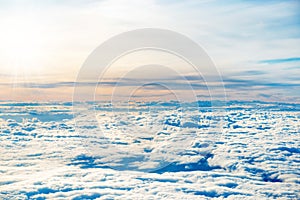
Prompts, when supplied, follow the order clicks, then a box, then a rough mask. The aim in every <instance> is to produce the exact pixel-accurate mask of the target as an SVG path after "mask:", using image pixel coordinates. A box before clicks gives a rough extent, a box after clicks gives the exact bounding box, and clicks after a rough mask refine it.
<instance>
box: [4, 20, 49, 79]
mask: <svg viewBox="0 0 300 200" xmlns="http://www.w3.org/2000/svg"><path fill="white" fill-rule="evenodd" d="M2 30H3V31H2V33H1V35H2V37H1V40H2V41H1V45H2V47H1V49H2V51H3V52H2V56H3V57H4V60H5V61H6V67H7V68H8V69H9V70H13V71H11V72H13V73H30V72H31V71H32V70H37V69H36V68H38V67H40V66H39V65H38V63H39V60H40V59H41V55H42V53H44V52H42V47H43V44H42V41H44V40H45V38H44V37H43V34H42V31H41V28H40V26H39V23H37V19H36V18H28V17H22V16H18V17H15V18H13V19H6V20H5V21H4V23H3V26H2Z"/></svg>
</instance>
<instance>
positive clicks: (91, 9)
mask: <svg viewBox="0 0 300 200" xmlns="http://www.w3.org/2000/svg"><path fill="white" fill-rule="evenodd" d="M299 10H300V3H299V1H237V0H229V1H213V0H203V1H201V0H187V1H177V0H174V1H171V0H157V1H154V0H145V1H140V0H132V1H125V0H99V1H97V0H86V1H83V0H74V1H71V0H62V1H55V0H53V1H50V0H45V1H37V0H27V1H16V0H12V1H9V0H7V1H4V0H0V26H1V31H0V44H1V46H0V100H3V101H6V100H15V101H49V100H50V101H71V100H72V98H73V90H74V83H76V82H77V76H78V73H79V71H80V69H81V67H82V65H83V64H84V63H85V61H86V60H87V58H88V56H89V55H90V54H91V53H92V52H93V50H94V49H95V48H97V47H98V46H99V45H101V44H102V43H103V42H105V41H107V40H108V39H110V38H111V37H113V36H116V35H118V34H121V33H123V32H126V31H131V30H135V29H140V28H159V29H168V30H172V31H175V32H178V33H180V34H183V35H185V36H187V37H188V38H190V39H191V40H193V41H195V42H196V43H198V44H199V45H200V46H201V47H202V48H203V49H204V50H205V52H206V53H207V54H208V55H209V57H210V58H211V59H212V61H213V62H214V64H215V66H216V68H217V70H218V72H219V74H220V75H221V77H222V80H223V81H222V83H219V84H221V85H223V86H224V88H225V93H226V98H227V99H229V100H230V99H232V100H262V101H284V102H300V78H299V77H300V48H299V46H300V11H299ZM154 61H155V62H154ZM150 64H153V66H150ZM138 65H139V66H142V67H140V68H139V69H137V70H133V68H132V66H138ZM144 65H145V66H150V67H148V68H147V67H145V66H144ZM158 65H159V66H167V67H165V68H163V67H162V68H159V67H158ZM167 69H168V70H167ZM170 69H172V70H173V71H172V70H171V71H172V72H171V71H170ZM189 69H190V66H188V64H187V63H185V62H183V61H182V60H180V59H179V58H178V57H176V56H174V55H168V54H166V53H158V52H151V51H141V52H136V53H132V54H131V55H126V56H123V57H121V58H120V59H119V60H117V61H116V62H114V63H113V64H112V66H111V67H110V68H109V70H108V71H107V73H106V74H105V75H104V76H103V77H101V78H102V80H105V84H102V85H99V86H98V87H97V88H96V90H95V91H96V92H95V96H96V99H97V97H99V98H98V99H99V100H102V99H103V98H106V99H105V100H107V99H112V98H114V99H119V97H122V96H126V97H127V98H128V95H129V98H130V99H135V100H136V99H139V100H140V99H142V100H170V99H172V98H173V97H176V96H178V94H180V95H182V96H186V97H188V98H187V99H192V98H190V96H191V97H192V96H193V95H194V96H195V95H196V96H197V97H198V98H199V99H207V98H209V97H210V96H209V91H207V88H205V84H210V83H205V82H203V80H201V79H199V77H198V76H197V75H195V74H194V73H193V71H191V70H189ZM178 70H179V73H180V75H182V76H183V77H185V79H184V80H182V79H180V78H178V76H177V74H178V73H177V74H176V73H173V72H174V71H177V72H178ZM156 71H159V72H160V73H156ZM121 72H122V73H121ZM143 74H147V75H146V76H145V75H143ZM148 75H149V76H148ZM120 77H123V78H122V80H121V79H120ZM149 77H150V78H151V81H153V80H154V81H158V82H159V83H162V84H161V85H158V87H156V86H155V85H154V84H148V85H147V86H143V85H140V82H138V81H137V80H145V79H147V78H149ZM120 80H121V81H120ZM125 80H126V81H125ZM92 81H96V80H92ZM116 83H118V84H116ZM149 83H150V80H149ZM187 83H188V85H189V86H191V85H192V87H191V88H189V89H188V86H187ZM163 84H169V85H172V87H173V88H175V89H173V90H170V89H167V88H166V87H165V88H164V87H163ZM203 85H204V86H203ZM77 86H78V87H82V88H84V87H90V86H91V84H89V83H84V84H83V83H80V84H77ZM202 86H203V87H202ZM222 89H223V88H221V87H219V88H218V87H216V88H215V92H216V93H220V95H222V94H223V93H224V91H223V90H222ZM82 91H84V89H82ZM125 91H126V92H125ZM99 93H100V94H102V95H101V96H99V95H98V94H99ZM112 94H114V95H113V97H112ZM216 96H217V95H216Z"/></svg>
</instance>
